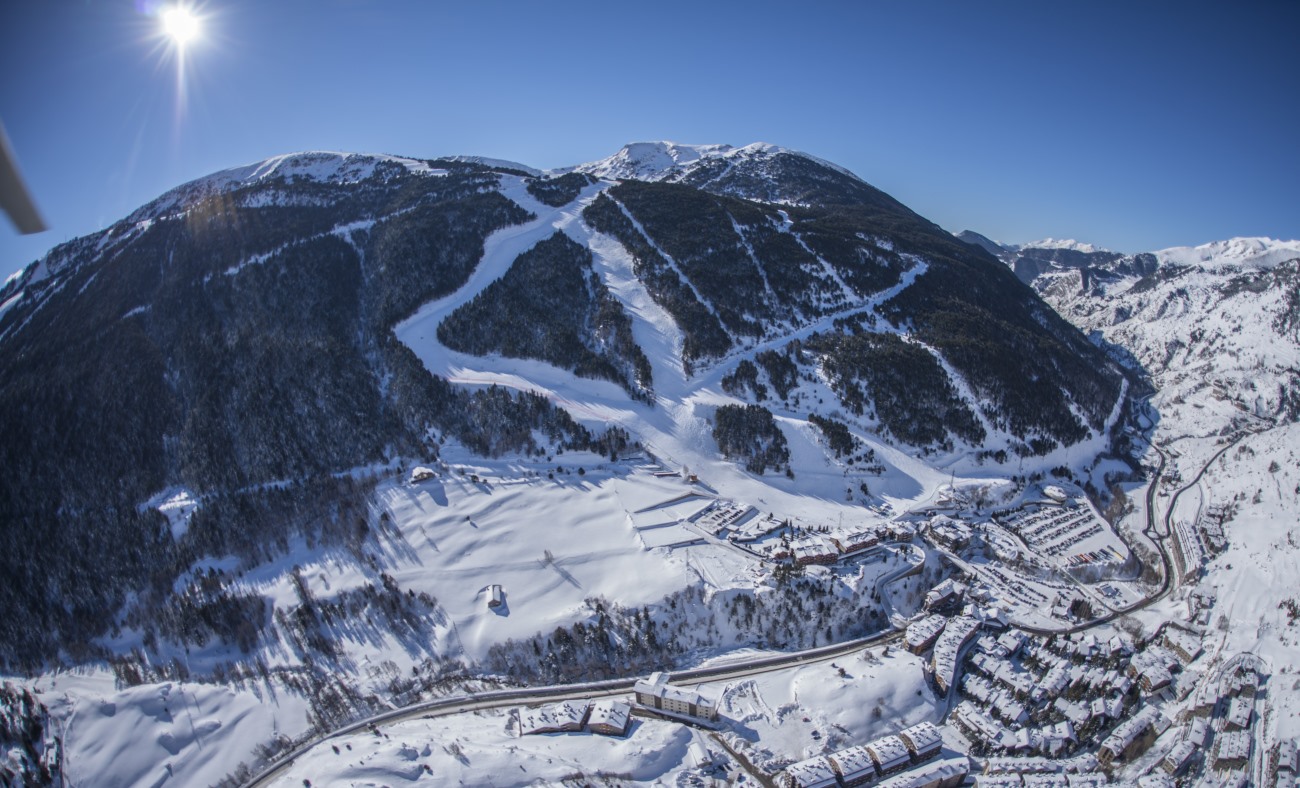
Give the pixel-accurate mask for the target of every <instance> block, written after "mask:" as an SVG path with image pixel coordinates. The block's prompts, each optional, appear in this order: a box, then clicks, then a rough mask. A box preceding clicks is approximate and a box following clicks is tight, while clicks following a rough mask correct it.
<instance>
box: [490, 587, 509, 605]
mask: <svg viewBox="0 0 1300 788" xmlns="http://www.w3.org/2000/svg"><path fill="white" fill-rule="evenodd" d="M505 601H506V595H505V592H504V591H502V590H501V586H499V585H497V584H496V583H493V584H492V586H491V588H489V589H488V607H501V605H503V604H505Z"/></svg>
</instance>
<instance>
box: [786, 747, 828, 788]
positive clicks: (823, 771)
mask: <svg viewBox="0 0 1300 788" xmlns="http://www.w3.org/2000/svg"><path fill="white" fill-rule="evenodd" d="M785 773H786V776H787V777H789V778H790V782H791V784H793V785H794V786H796V788H831V786H837V785H839V781H838V780H837V779H836V778H835V769H833V768H832V767H831V762H830V761H829V760H827V759H826V756H825V755H818V756H817V757H815V758H809V759H808V760H806V761H799V762H798V763H792V764H790V765H789V766H787V767H785Z"/></svg>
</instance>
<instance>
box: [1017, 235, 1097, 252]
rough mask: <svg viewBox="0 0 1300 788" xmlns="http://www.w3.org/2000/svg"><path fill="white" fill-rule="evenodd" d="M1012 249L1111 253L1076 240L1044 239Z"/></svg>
mask: <svg viewBox="0 0 1300 788" xmlns="http://www.w3.org/2000/svg"><path fill="white" fill-rule="evenodd" d="M1012 248H1015V249H1070V250H1073V251H1076V252H1088V253H1092V252H1105V251H1109V250H1107V249H1102V248H1101V247H1098V246H1093V245H1092V244H1090V243H1084V242H1082V241H1076V240H1074V239H1073V238H1044V239H1043V240H1041V241H1032V242H1030V243H1027V244H1023V245H1021V246H1017V247H1012Z"/></svg>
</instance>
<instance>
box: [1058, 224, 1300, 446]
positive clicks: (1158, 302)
mask: <svg viewBox="0 0 1300 788" xmlns="http://www.w3.org/2000/svg"><path fill="white" fill-rule="evenodd" d="M1155 257H1156V258H1157V259H1158V260H1159V267H1158V268H1157V269H1156V270H1155V271H1154V272H1152V273H1149V274H1146V275H1137V274H1134V273H1122V272H1121V271H1126V270H1128V269H1127V268H1126V266H1127V265H1128V262H1129V261H1128V260H1127V259H1125V260H1120V261H1117V262H1116V263H1114V264H1111V265H1109V266H1105V267H1099V268H1097V269H1092V270H1086V269H1080V270H1069V269H1058V270H1055V271H1050V272H1047V273H1043V274H1041V275H1040V276H1038V277H1037V278H1036V279H1035V280H1034V287H1035V288H1036V289H1037V290H1038V291H1039V292H1040V293H1042V295H1043V297H1044V298H1046V299H1047V301H1048V302H1049V303H1051V304H1052V305H1053V306H1054V307H1055V308H1056V310H1057V311H1058V312H1060V313H1061V314H1062V315H1064V316H1065V317H1066V318H1067V319H1069V320H1070V321H1071V322H1073V323H1074V324H1075V325H1077V326H1079V327H1080V328H1081V329H1083V330H1085V331H1088V332H1095V333H1096V335H1097V336H1099V337H1101V338H1103V339H1104V340H1105V341H1106V342H1108V343H1110V344H1112V345H1115V346H1118V347H1120V348H1123V349H1124V350H1125V351H1127V352H1128V353H1131V354H1132V355H1133V357H1134V359H1135V361H1136V363H1137V364H1139V365H1140V366H1141V369H1142V370H1143V371H1144V372H1145V373H1147V374H1149V375H1150V376H1151V378H1152V381H1153V382H1154V383H1155V386H1156V389H1157V391H1158V393H1157V394H1156V398H1155V400H1154V404H1155V405H1156V407H1157V409H1158V410H1159V412H1160V413H1161V417H1162V419H1164V420H1168V421H1170V422H1172V423H1174V424H1178V425H1185V426H1186V427H1187V428H1189V429H1194V430H1195V431H1197V432H1200V433H1205V432H1207V431H1211V430H1218V429H1225V428H1227V427H1228V426H1229V425H1231V424H1234V423H1237V422H1239V421H1240V420H1241V419H1243V418H1247V417H1255V418H1265V419H1272V418H1278V417H1281V418H1286V419H1294V418H1295V417H1296V415H1297V413H1300V401H1298V399H1297V395H1296V393H1295V392H1296V390H1297V384H1300V242H1296V241H1271V240H1267V239H1243V238H1237V239H1232V240H1229V241H1223V242H1218V243H1213V244H1206V245H1204V246H1199V247H1195V248H1188V247H1184V248H1175V249H1166V250H1162V251H1160V252H1156V253H1155Z"/></svg>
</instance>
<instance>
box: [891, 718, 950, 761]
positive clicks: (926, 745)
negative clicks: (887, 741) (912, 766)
mask: <svg viewBox="0 0 1300 788" xmlns="http://www.w3.org/2000/svg"><path fill="white" fill-rule="evenodd" d="M898 738H900V739H902V740H903V744H905V745H907V751H908V753H910V754H911V757H912V763H920V762H921V761H925V760H929V759H930V758H933V757H934V756H936V755H938V754H939V751H940V750H942V749H943V736H942V735H940V733H939V729H938V728H936V727H935V726H934V725H933V724H931V723H928V722H922V723H918V724H916V725H913V726H912V727H910V728H904V729H903V730H901V731H899V732H898Z"/></svg>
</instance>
